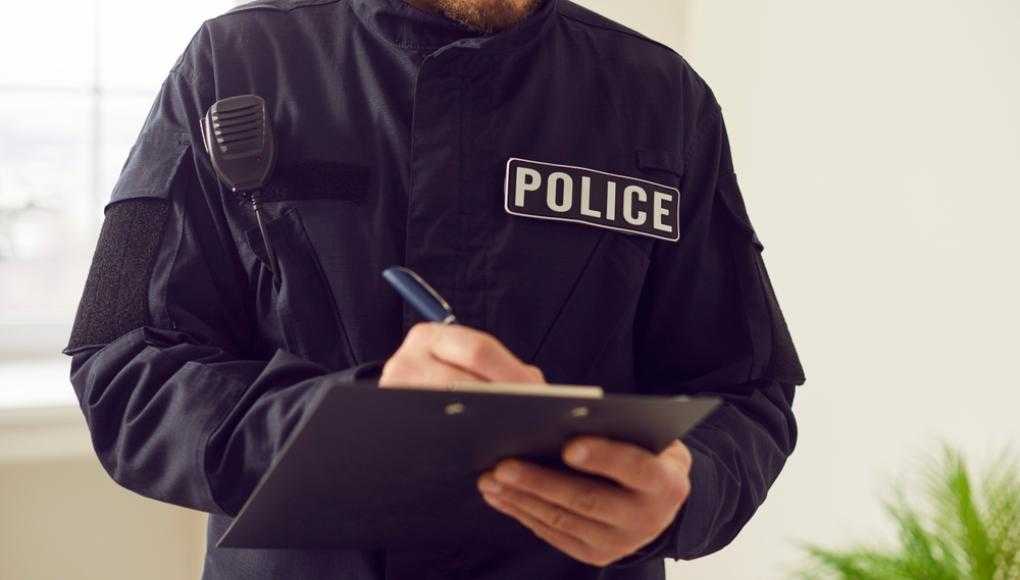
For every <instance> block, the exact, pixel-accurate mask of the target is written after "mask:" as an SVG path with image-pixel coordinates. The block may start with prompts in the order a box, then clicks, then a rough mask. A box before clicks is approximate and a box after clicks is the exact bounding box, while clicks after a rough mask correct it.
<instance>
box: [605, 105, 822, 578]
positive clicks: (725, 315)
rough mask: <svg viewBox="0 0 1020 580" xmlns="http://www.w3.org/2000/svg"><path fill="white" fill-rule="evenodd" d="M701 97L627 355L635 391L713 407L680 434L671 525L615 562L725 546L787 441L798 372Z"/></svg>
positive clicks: (683, 555)
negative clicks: (686, 472)
mask: <svg viewBox="0 0 1020 580" xmlns="http://www.w3.org/2000/svg"><path fill="white" fill-rule="evenodd" d="M709 103H710V104H709V105H706V107H705V111H704V113H703V114H702V115H701V118H700V120H699V122H698V129H697V131H696V133H695V135H694V136H693V138H692V140H691V141H690V143H689V146H688V153H687V155H686V159H687V165H686V167H687V169H686V171H685V177H684V179H683V183H682V187H681V196H684V197H686V198H687V201H686V203H685V204H684V205H683V206H682V207H683V208H686V211H687V213H688V215H686V216H683V215H682V220H683V221H682V223H683V224H685V225H686V231H685V232H682V237H681V240H680V242H679V243H677V244H660V245H658V246H657V247H656V249H655V250H654V253H653V262H652V264H651V266H650V267H651V270H650V272H649V277H648V280H647V285H646V288H645V291H644V294H643V295H642V302H641V305H640V306H639V321H638V323H637V326H636V329H635V332H636V337H637V338H636V341H637V344H636V346H635V350H636V352H637V358H636V360H637V368H638V376H639V379H640V382H641V384H642V387H643V389H644V390H646V391H651V392H657V393H658V394H687V395H714V396H718V397H720V398H721V399H722V400H723V404H722V405H721V406H720V408H719V409H718V410H717V411H716V412H715V413H714V414H713V415H712V416H710V417H709V418H708V419H707V420H705V421H704V422H703V423H702V424H700V425H699V426H698V427H696V428H695V429H694V430H693V431H692V432H691V433H689V434H688V435H687V436H686V437H684V439H683V441H684V443H685V444H686V445H687V446H688V448H689V449H690V451H691V454H692V456H693V459H694V462H693V465H692V470H691V493H690V496H689V497H688V499H687V501H686V503H685V504H684V505H683V507H682V508H681V510H680V512H679V513H678V515H677V517H676V518H675V520H674V521H673V523H672V525H671V526H670V527H669V528H668V529H667V530H666V531H664V532H663V533H662V534H661V535H660V536H659V537H658V538H657V539H656V540H654V541H653V542H651V543H650V544H649V545H648V546H646V547H644V548H643V549H642V550H639V551H638V552H636V553H635V554H632V555H631V556H628V557H627V558H625V559H623V560H620V561H618V562H616V563H615V566H621V567H622V566H628V565H633V564H636V563H640V562H643V561H646V560H648V559H650V558H662V557H669V558H673V559H693V558H697V557H700V556H704V555H707V554H710V553H712V552H714V551H716V550H719V549H720V548H722V547H724V546H725V545H727V544H728V543H729V542H730V541H731V540H733V538H734V537H735V536H736V535H737V533H738V532H739V531H740V530H741V528H742V527H743V526H744V524H746V523H747V521H748V520H749V519H750V518H751V516H752V514H753V513H754V512H755V510H756V509H757V507H758V506H759V505H760V504H761V503H762V501H764V499H765V495H766V493H767V491H768V489H769V487H770V485H771V484H772V482H773V481H774V480H775V479H776V477H777V476H778V475H779V472H780V470H781V469H782V467H783V465H784V463H785V461H786V459H787V457H788V456H789V455H790V453H791V452H792V451H793V448H794V445H795V443H796V438H797V426H796V421H795V420H794V415H793V411H792V404H793V396H794V387H795V386H796V385H800V384H803V383H804V381H805V377H804V372H803V369H802V367H801V364H800V360H799V357H798V355H797V352H796V350H795V348H794V345H793V341H792V339H791V336H790V333H789V330H788V327H787V324H786V322H785V320H784V317H783V314H782V312H781V310H780V308H779V305H778V302H777V301H776V297H775V294H774V291H773V287H772V284H771V281H770V279H769V276H768V273H767V271H766V269H765V265H764V262H763V260H762V255H761V252H762V250H763V245H762V243H761V242H760V241H759V239H758V237H757V235H756V233H755V231H754V228H753V227H752V225H751V221H750V219H749V217H748V215H747V211H746V208H745V205H744V202H743V198H742V196H741V192H740V189H739V187H738V184H737V180H736V177H735V175H734V173H733V166H732V161H731V156H730V147H729V142H728V138H727V134H726V128H725V124H724V121H723V117H722V113H721V111H720V110H719V106H718V104H717V103H716V102H715V100H714V99H711V98H710V99H709Z"/></svg>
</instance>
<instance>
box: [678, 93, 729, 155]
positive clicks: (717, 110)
mask: <svg viewBox="0 0 1020 580" xmlns="http://www.w3.org/2000/svg"><path fill="white" fill-rule="evenodd" d="M712 103H713V104H712V105H711V106H712V110H711V111H710V112H709V113H708V114H707V115H705V116H704V117H702V118H701V120H699V121H698V126H697V127H696V128H695V129H694V135H693V136H692V137H691V141H690V143H688V144H687V147H685V148H684V161H688V160H690V158H691V155H692V152H693V151H694V149H695V148H697V146H698V145H699V144H700V143H701V140H702V138H703V137H704V136H705V133H706V132H707V130H708V127H709V126H710V124H711V123H712V122H714V121H715V120H716V119H717V118H718V117H720V116H721V115H722V107H721V106H720V105H719V104H718V103H717V102H715V99H712Z"/></svg>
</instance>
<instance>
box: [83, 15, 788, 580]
mask: <svg viewBox="0 0 1020 580" xmlns="http://www.w3.org/2000/svg"><path fill="white" fill-rule="evenodd" d="M241 94H257V95H259V96H261V97H263V98H264V99H265V101H266V103H267V105H268V111H269V117H270V118H271V121H272V125H273V131H274V133H275V138H276V142H277V144H278V160H277V163H276V168H275V170H274V172H273V174H272V177H271V179H270V181H269V182H268V184H267V185H266V187H264V188H263V189H262V190H260V191H259V192H257V196H258V199H257V201H258V203H259V204H260V205H261V211H262V213H263V218H264V220H265V223H264V231H263V230H262V229H260V227H259V226H258V224H257V223H256V221H255V217H254V215H253V212H252V208H251V204H250V203H248V201H249V200H247V199H246V198H243V197H242V196H239V195H237V194H234V193H233V192H231V191H230V190H229V189H228V188H226V187H224V185H223V183H222V182H221V181H220V180H219V179H218V178H217V175H216V174H215V171H214V167H213V166H212V165H211V163H210V159H209V158H208V156H207V155H206V153H205V150H204V148H203V146H202V138H201V133H200V123H199V120H200V118H201V117H202V115H203V114H204V112H205V111H206V110H207V109H208V108H209V107H210V106H211V105H212V104H213V103H214V102H216V101H217V100H219V99H222V98H225V97H230V96H234V95H241ZM762 249H763V246H762V244H761V242H760V241H759V239H758V237H757V236H756V235H755V231H754V229H753V227H752V225H751V222H750V220H749V219H748V215H747V212H746V210H745V206H744V203H743V200H742V197H741V192H740V189H739V187H738V185H737V181H736V179H735V177H734V172H733V167H732V164H731V159H730V149H729V144H728V142H727V136H726V131H725V127H724V124H723V119H722V116H721V113H720V108H719V105H718V103H717V102H716V100H715V99H714V97H713V94H712V92H711V90H710V89H709V87H708V86H707V85H706V84H705V82H704V81H703V80H702V79H701V78H700V77H699V76H698V75H697V74H696V73H695V72H694V71H693V70H692V69H691V67H690V66H689V65H688V64H687V63H686V62H685V61H684V60H683V59H682V58H681V57H680V56H678V55H677V54H676V53H674V52H673V51H671V50H670V49H668V48H666V47H664V46H662V45H660V44H658V43H656V42H654V41H652V40H649V39H648V38H645V37H644V36H642V35H640V34H638V33H637V32H635V31H633V30H629V29H627V28H625V27H623V26H621V25H619V24H617V23H615V22H612V21H610V20H607V19H605V18H603V17H601V16H599V15H597V14H595V13H592V12H590V11H588V10H585V9H583V8H581V7H579V6H577V5H576V4H573V3H572V2H569V1H567V0H407V1H406V2H405V1H404V0H268V1H262V2H253V3H250V4H247V5H244V6H241V7H238V8H235V9H233V10H231V11H230V12H228V13H226V14H224V15H222V16H219V17H217V18H213V19H211V20H208V21H206V22H204V23H203V24H202V25H201V27H200V28H199V29H198V31H197V33H196V34H195V35H194V37H193V38H192V40H191V41H190V43H189V44H188V45H187V47H186V49H185V50H184V52H183V53H182V54H181V56H180V58H179V59H178V60H177V62H176V63H175V64H174V66H173V67H172V69H171V70H170V72H169V73H168V75H167V77H166V79H165V81H164V83H163V85H162V88H161V90H160V92H159V95H158V98H157V99H156V101H155V103H154V104H153V106H152V108H151V110H150V112H149V114H148V117H147V119H146V120H145V123H144V126H143V127H142V130H141V132H140V134H139V136H138V138H137V142H136V143H135V145H134V147H133V148H132V150H131V152H130V154H129V157H128V159H127V161H126V163H125V165H124V167H123V170H122V172H121V174H120V177H119V180H118V181H117V183H116V186H115V188H114V190H113V192H112V194H111V198H110V200H109V203H108V204H107V205H106V207H105V218H104V223H103V227H102V231H101V234H100V238H99V242H98V245H97V248H96V252H95V256H94V261H93V265H92V268H91V270H90V273H89V276H88V280H87V282H86V284H85V289H84V293H83V296H82V299H81V303H80V305H79V308H78V313H77V317H76V320H75V323H74V327H73V330H72V333H71V336H70V339H69V342H68V344H67V347H66V348H65V349H64V351H63V352H64V353H65V354H67V355H70V356H72V357H73V359H72V364H71V381H72V383H73V385H74V388H75V390H76V392H77V395H78V397H79V399H80V402H81V408H82V411H83V413H84V415H85V419H86V421H87V423H88V426H89V428H90V430H91V433H92V440H93V444H94V447H95V450H96V453H97V454H98V457H99V459H100V461H101V462H102V464H103V466H104V467H105V468H106V470H107V471H108V472H109V473H110V475H111V476H112V477H113V478H114V479H115V480H116V481H117V482H118V483H120V484H121V485H123V486H124V487H126V488H128V489H131V490H133V491H135V492H138V493H140V494H143V495H145V496H148V497H151V498H155V499H158V500H161V501H166V502H170V503H173V504H177V505H181V506H187V507H191V508H194V509H198V510H202V511H205V512H208V513H209V514H210V517H209V523H208V537H209V544H208V551H207V554H206V562H205V568H204V577H205V578H208V579H220V578H256V579H258V578H266V579H269V578H275V579H281V578H285V579H301V578H326V577H330V578H351V579H358V580H369V579H372V580H374V579H381V578H423V577H435V578H484V579H496V578H515V579H516V578H561V579H562V578H578V579H580V578H603V579H617V580H619V579H624V578H632V579H637V578H641V579H647V578H663V577H664V563H663V559H664V558H667V557H668V558H683V559H690V558H696V557H698V556H702V555H705V554H708V553H711V552H713V551H716V550H718V549H720V548H721V547H723V546H724V545H726V544H727V543H728V542H730V541H731V540H732V539H733V537H734V536H735V535H736V534H737V533H738V531H739V530H740V529H741V527H742V526H743V525H744V524H745V523H746V522H747V521H748V519H749V518H750V517H751V515H752V513H753V512H754V511H755V509H756V508H757V506H758V505H759V504H760V503H761V501H762V500H763V499H764V497H765V494H766V491H767V489H768V488H769V486H770V485H771V483H772V482H773V481H774V480H775V478H776V477H777V475H778V474H779V471H780V469H781V468H782V466H783V464H784V462H785V460H786V458H787V457H788V455H789V454H790V453H791V451H792V450H793V447H794V444H795V439H796V425H795V421H794V417H793V414H792V411H791V405H792V401H793V395H794V387H795V385H799V384H802V383H803V382H804V374H803V371H802V368H801V365H800V362H799V360H798V357H797V354H796V351H795V349H794V346H793V343H792V341H791V338H790V335H789V332H788V330H787V326H786V324H785V322H784V320H783V316H782V313H781V311H780V309H779V306H778V304H777V302H776V298H775V296H774V294H773V288H772V285H771V283H770V281H769V277H768V274H767V272H766V270H765V267H764V264H763V262H762V257H761V252H762ZM270 257H272V259H270ZM393 264H403V265H406V266H409V267H411V268H413V269H414V270H416V271H417V272H419V273H420V274H421V275H422V276H423V277H424V278H425V279H426V280H428V281H429V282H430V283H431V284H432V285H433V286H434V287H436V289H437V290H438V291H439V292H440V293H441V294H443V295H444V296H445V297H446V298H447V299H448V300H449V301H450V302H451V304H452V306H453V309H454V310H455V311H456V312H457V315H458V318H459V319H460V320H461V321H462V322H463V325H462V326H458V327H440V326H437V325H432V324H424V323H420V319H418V318H417V317H416V315H415V313H414V312H413V311H411V310H410V309H409V308H408V307H406V306H405V305H403V304H402V303H401V302H400V300H399V298H398V297H397V296H396V295H395V294H394V293H393V292H391V291H390V290H389V289H388V288H387V287H386V286H385V282H384V280H383V279H382V277H381V276H380V272H381V270H382V269H384V268H385V267H387V266H390V265H393ZM457 379H472V380H484V381H515V382H536V383H537V382H544V381H548V382H555V383H585V384H598V385H604V386H605V387H606V388H607V389H608V390H609V391H611V392H619V393H627V392H632V393H644V394H665V395H672V394H702V393H711V394H713V395H717V396H719V397H721V398H722V399H723V400H724V404H723V406H722V407H721V408H720V410H719V411H717V412H716V413H715V414H714V415H713V416H712V417H711V418H710V419H709V420H707V421H706V422H704V423H703V424H702V425H700V426H699V427H698V428H696V429H695V430H694V431H693V432H692V433H690V434H689V435H688V436H686V437H685V438H684V439H683V441H682V442H680V441H677V442H675V443H674V444H673V445H671V446H670V447H669V448H668V449H667V450H666V451H664V452H663V453H661V454H659V455H653V454H651V453H648V452H647V451H644V450H642V449H639V448H636V447H633V446H630V445H626V444H623V443H621V442H616V441H611V440H606V439H601V438H594V437H582V438H578V439H576V440H574V441H571V442H569V443H568V445H567V446H566V447H565V448H564V460H565V461H566V462H567V464H568V465H570V466H572V467H573V468H574V469H573V470H572V471H571V472H570V473H569V474H568V473H563V472H553V471H549V470H546V469H544V468H542V467H541V466H538V465H533V464H530V463H528V462H525V461H521V460H518V459H515V458H508V459H507V460H506V461H504V462H502V463H500V464H499V465H498V466H496V467H495V468H494V469H493V470H490V471H489V472H486V473H484V474H481V476H480V477H479V479H478V481H477V482H466V488H465V489H467V490H469V491H470V493H465V495H464V506H463V508H464V511H462V512H459V513H460V514H461V515H459V516H458V517H461V518H463V520H464V521H465V522H468V521H471V522H476V523H477V522H488V523H487V524H486V526H489V524H491V529H493V530H499V531H498V532H493V534H496V536H497V537H496V538H495V539H493V538H492V537H491V536H490V537H489V539H488V540H486V541H484V542H478V543H474V544H472V543H470V542H469V543H459V544H457V545H453V544H452V543H451V545H449V546H448V547H444V548H442V549H438V550H433V549H428V550H426V549H422V548H421V547H419V546H399V545H393V546H389V547H387V549H385V550H375V551H370V550H320V551H314V550H307V551H306V550H230V549H219V548H216V547H215V541H216V540H217V539H218V538H219V536H220V535H221V534H222V532H223V531H224V530H225V528H226V526H227V525H228V524H229V522H230V519H231V517H232V516H233V515H235V514H236V513H237V512H238V510H239V509H240V507H241V505H242V504H243V502H244V501H245V499H246V498H247V497H248V495H249V494H250V493H251V491H252V489H253V487H254V486H255V484H256V483H257V481H258V480H259V478H260V476H261V475H263V473H264V472H265V471H266V470H267V468H268V466H269V464H270V462H271V460H272V458H273V457H274V455H276V453H277V452H278V451H279V449H280V446H281V444H282V442H283V441H284V440H285V439H286V438H287V436H288V435H289V434H290V433H291V432H292V431H293V429H294V427H295V425H296V424H297V423H298V422H299V421H300V420H301V418H302V417H303V416H304V415H305V414H306V413H307V409H308V408H309V402H310V401H312V400H314V399H315V397H316V396H317V394H318V393H320V392H321V391H322V390H323V389H328V388H354V387H345V386H344V385H347V384H349V383H352V382H354V381H368V384H370V385H371V384H376V385H378V386H379V387H386V386H389V385H393V384H399V383H402V382H415V383H419V384H428V383H442V382H445V381H450V380H457ZM358 384H363V383H360V382H359V383H358ZM362 388H364V387H362ZM380 421H381V422H380V429H384V428H385V424H384V422H382V420H380ZM352 443H356V442H352ZM592 474H596V475H598V476H600V477H591V475H592ZM398 520H399V517H398ZM456 525H458V522H444V523H443V526H441V527H439V526H437V530H440V529H443V530H445V529H451V527H455V526H456ZM500 526H502V527H500ZM437 534H440V532H437ZM437 539H438V540H440V541H441V540H442V537H439V538H437Z"/></svg>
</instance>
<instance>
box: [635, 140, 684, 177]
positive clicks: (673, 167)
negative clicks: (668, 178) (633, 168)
mask: <svg viewBox="0 0 1020 580" xmlns="http://www.w3.org/2000/svg"><path fill="white" fill-rule="evenodd" d="M637 166H638V167H639V168H641V169H653V170H659V171H668V172H670V173H672V174H674V175H676V176H677V177H680V176H682V175H683V174H684V160H683V159H682V158H681V157H680V154H678V153H676V152H673V151H664V150H661V149H645V148H641V147H639V148H638V150H637Z"/></svg>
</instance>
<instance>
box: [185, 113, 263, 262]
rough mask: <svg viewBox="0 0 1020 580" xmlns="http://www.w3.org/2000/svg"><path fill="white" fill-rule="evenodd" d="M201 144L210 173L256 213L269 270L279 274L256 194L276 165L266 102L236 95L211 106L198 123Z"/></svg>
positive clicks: (257, 194)
mask: <svg viewBox="0 0 1020 580" xmlns="http://www.w3.org/2000/svg"><path fill="white" fill-rule="evenodd" d="M200 125H201V126H202V144H203V145H204V146H205V150H206V153H208V154H209V158H210V160H211V161H212V165H213V169H214V170H215V171H216V175H218V176H219V178H220V180H221V181H222V182H223V183H224V184H226V186H227V187H228V188H230V191H233V192H235V193H240V194H242V195H244V196H245V197H247V199H248V202H249V203H250V204H251V207H252V210H253V211H254V212H255V221H257V222H258V226H259V232H260V233H261V234H262V243H263V244H265V247H266V254H267V257H268V258H269V269H270V271H271V272H272V273H273V274H274V275H275V274H278V273H279V267H278V264H277V261H276V254H275V252H273V248H272V246H271V245H270V244H269V236H268V235H267V234H266V227H265V224H264V223H263V221H262V211H261V210H260V208H259V201H258V196H259V192H260V190H261V189H262V187H263V186H265V184H266V182H268V181H269V177H270V175H271V174H272V172H273V167H274V165H275V164H276V143H275V140H274V138H273V127H272V123H271V121H270V119H269V109H268V107H267V106H266V101H265V99H263V98H262V97H260V96H258V95H237V96H233V97H227V98H225V99H220V100H218V101H216V102H215V103H213V105H212V106H211V107H209V110H208V111H207V112H206V114H205V116H204V117H202V119H201V120H200Z"/></svg>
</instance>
